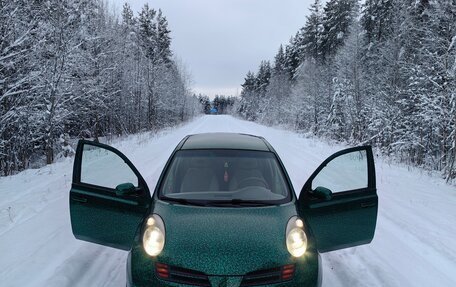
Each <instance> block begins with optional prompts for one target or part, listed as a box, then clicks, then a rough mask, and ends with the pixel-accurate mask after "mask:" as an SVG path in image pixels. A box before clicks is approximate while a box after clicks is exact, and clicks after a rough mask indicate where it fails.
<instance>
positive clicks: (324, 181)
mask: <svg viewBox="0 0 456 287" xmlns="http://www.w3.org/2000/svg"><path fill="white" fill-rule="evenodd" d="M299 207H300V213H301V216H302V217H303V218H304V219H305V221H306V222H307V224H308V225H309V227H310V229H311V231H312V233H313V235H314V236H315V239H316V242H317V249H318V251H319V252H328V251H332V250H337V249H342V248H347V247H352V246H357V245H361V244H367V243H370V242H371V241H372V239H373V237H374V232H375V225H376V222H377V209H378V198H377V189H376V184H375V166H374V158H373V155H372V148H371V147H370V146H362V147H355V148H350V149H346V150H342V151H339V152H337V153H335V154H333V155H332V156H330V157H329V158H328V159H326V160H325V161H324V162H323V163H322V164H321V165H320V167H318V168H317V170H316V171H315V172H314V173H313V174H312V175H311V176H310V178H309V179H308V180H307V182H306V184H305V185H304V187H303V189H302V191H301V194H300V196H299Z"/></svg>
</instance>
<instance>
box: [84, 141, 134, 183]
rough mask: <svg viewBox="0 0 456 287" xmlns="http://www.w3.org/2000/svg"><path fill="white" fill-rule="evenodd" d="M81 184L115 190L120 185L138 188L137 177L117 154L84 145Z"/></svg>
mask: <svg viewBox="0 0 456 287" xmlns="http://www.w3.org/2000/svg"><path fill="white" fill-rule="evenodd" d="M81 160H82V161H81V182H82V183H87V184H92V185H97V186H101V187H107V188H110V189H115V188H116V186H117V185H119V184H122V183H132V184H133V185H134V186H138V177H137V176H136V175H135V173H134V172H133V171H132V170H131V168H130V167H129V166H128V165H127V164H126V163H125V161H124V160H123V159H122V158H121V157H119V156H118V155H117V154H115V153H113V152H112V151H110V150H107V149H103V148H100V147H98V146H94V145H90V144H85V145H84V150H83V153H82V159H81Z"/></svg>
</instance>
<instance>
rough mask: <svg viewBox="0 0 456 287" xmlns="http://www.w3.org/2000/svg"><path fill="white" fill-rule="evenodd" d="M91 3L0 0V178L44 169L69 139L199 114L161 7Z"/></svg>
mask: <svg viewBox="0 0 456 287" xmlns="http://www.w3.org/2000/svg"><path fill="white" fill-rule="evenodd" d="M110 11H113V10H112V9H111V8H110V7H108V6H107V5H106V4H105V2H104V1H101V0H63V1H62V0H48V1H41V0H33V1H29V0H0V171H1V172H0V174H1V175H9V174H12V173H15V172H17V171H20V170H23V169H26V168H29V167H36V166H41V165H43V164H49V163H52V162H53V161H55V159H56V158H58V157H62V156H67V155H68V154H69V153H72V152H73V150H72V148H71V146H72V144H71V143H72V141H74V139H78V138H92V139H95V140H98V138H99V137H110V136H119V135H124V134H132V133H137V132H142V131H154V130H157V129H161V128H164V127H167V126H173V125H176V124H178V123H180V122H183V121H186V120H188V119H189V118H192V117H193V116H195V115H196V114H199V113H201V105H200V103H199V100H198V99H197V97H196V96H193V95H191V92H190V78H189V74H188V72H187V71H186V69H185V67H183V65H182V64H181V63H180V61H178V60H176V59H175V57H174V56H173V52H172V51H171V48H170V46H171V35H170V32H171V31H170V29H169V27H168V22H167V19H166V17H165V15H163V13H162V11H160V10H158V11H156V10H154V9H151V8H149V7H148V6H147V4H146V5H145V6H144V7H143V8H142V10H141V11H140V13H139V15H135V14H134V13H133V11H132V9H131V8H130V7H129V5H127V4H125V5H124V6H123V9H122V12H121V15H115V14H114V13H112V12H110Z"/></svg>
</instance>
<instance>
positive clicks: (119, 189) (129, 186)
mask: <svg viewBox="0 0 456 287" xmlns="http://www.w3.org/2000/svg"><path fill="white" fill-rule="evenodd" d="M135 192H136V187H135V186H134V184H133V183H130V182H127V183H121V184H119V185H118V186H116V195H118V196H122V195H129V194H134V193H135Z"/></svg>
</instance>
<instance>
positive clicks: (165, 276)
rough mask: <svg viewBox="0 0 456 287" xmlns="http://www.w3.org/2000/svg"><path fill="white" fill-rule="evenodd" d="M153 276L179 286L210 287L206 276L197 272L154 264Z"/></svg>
mask: <svg viewBox="0 0 456 287" xmlns="http://www.w3.org/2000/svg"><path fill="white" fill-rule="evenodd" d="M155 274H156V275H157V277H158V278H160V279H162V280H166V281H171V282H175V283H180V284H187V285H193V286H208V287H210V286H211V283H210V282H209V278H208V277H207V275H206V274H204V273H203V272H199V271H194V270H190V269H185V268H180V267H176V266H170V265H167V264H163V263H155Z"/></svg>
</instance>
